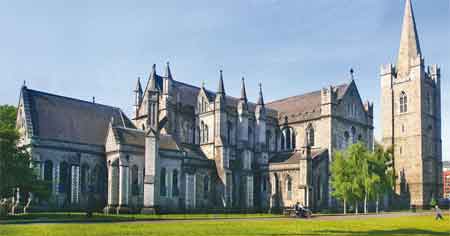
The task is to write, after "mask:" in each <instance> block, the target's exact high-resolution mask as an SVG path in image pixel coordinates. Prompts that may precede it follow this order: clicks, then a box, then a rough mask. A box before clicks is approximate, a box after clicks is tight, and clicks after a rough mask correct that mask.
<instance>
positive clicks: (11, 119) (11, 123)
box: [0, 105, 17, 130]
mask: <svg viewBox="0 0 450 236" xmlns="http://www.w3.org/2000/svg"><path fill="white" fill-rule="evenodd" d="M16 115H17V109H16V108H15V107H13V106H9V105H2V106H0V130H4V129H8V130H12V129H14V127H15V126H16Z"/></svg>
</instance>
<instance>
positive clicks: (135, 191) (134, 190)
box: [131, 165, 139, 196]
mask: <svg viewBox="0 0 450 236" xmlns="http://www.w3.org/2000/svg"><path fill="white" fill-rule="evenodd" d="M131 194H132V195H133V196H138V195H139V169H138V167H137V165H133V167H131Z"/></svg>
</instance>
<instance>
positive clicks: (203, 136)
mask: <svg viewBox="0 0 450 236" xmlns="http://www.w3.org/2000/svg"><path fill="white" fill-rule="evenodd" d="M200 133H201V134H200V143H204V142H205V123H203V121H202V124H201V128H200Z"/></svg>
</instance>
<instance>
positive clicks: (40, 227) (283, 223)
mask: <svg viewBox="0 0 450 236" xmlns="http://www.w3.org/2000/svg"><path fill="white" fill-rule="evenodd" d="M0 235H2V236H9V235H14V236H15V235H17V236H38V235H48V236H50V235H58V236H65V235H76V236H84V235H108V236H114V235H160V236H165V235H171V236H172V235H174V236H178V235H182V236H206V235H208V236H212V235H221V236H225V235H226V236H229V235H246V236H247V235H248V236H258V235H283V236H288V235H310V236H313V235H369V236H372V235H393V236H397V235H398V236H416V235H443V236H444V235H445V236H449V235H450V221H449V218H447V219H446V220H445V221H435V220H434V218H433V217H432V216H407V217H396V218H390V217H387V218H361V219H351V220H334V221H330V220H323V221H321V220H296V219H270V220H267V219H264V220H262V219H260V220H258V219H255V220H202V221H182V220H175V221H164V222H151V223H144V222H133V223H89V224H79V223H69V224H30V225H27V224H25V225H0Z"/></svg>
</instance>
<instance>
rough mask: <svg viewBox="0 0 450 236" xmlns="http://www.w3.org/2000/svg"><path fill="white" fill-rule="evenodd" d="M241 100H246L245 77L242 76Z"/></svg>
mask: <svg viewBox="0 0 450 236" xmlns="http://www.w3.org/2000/svg"><path fill="white" fill-rule="evenodd" d="M241 100H242V101H244V102H247V92H246V91H245V79H244V77H242V84H241Z"/></svg>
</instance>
